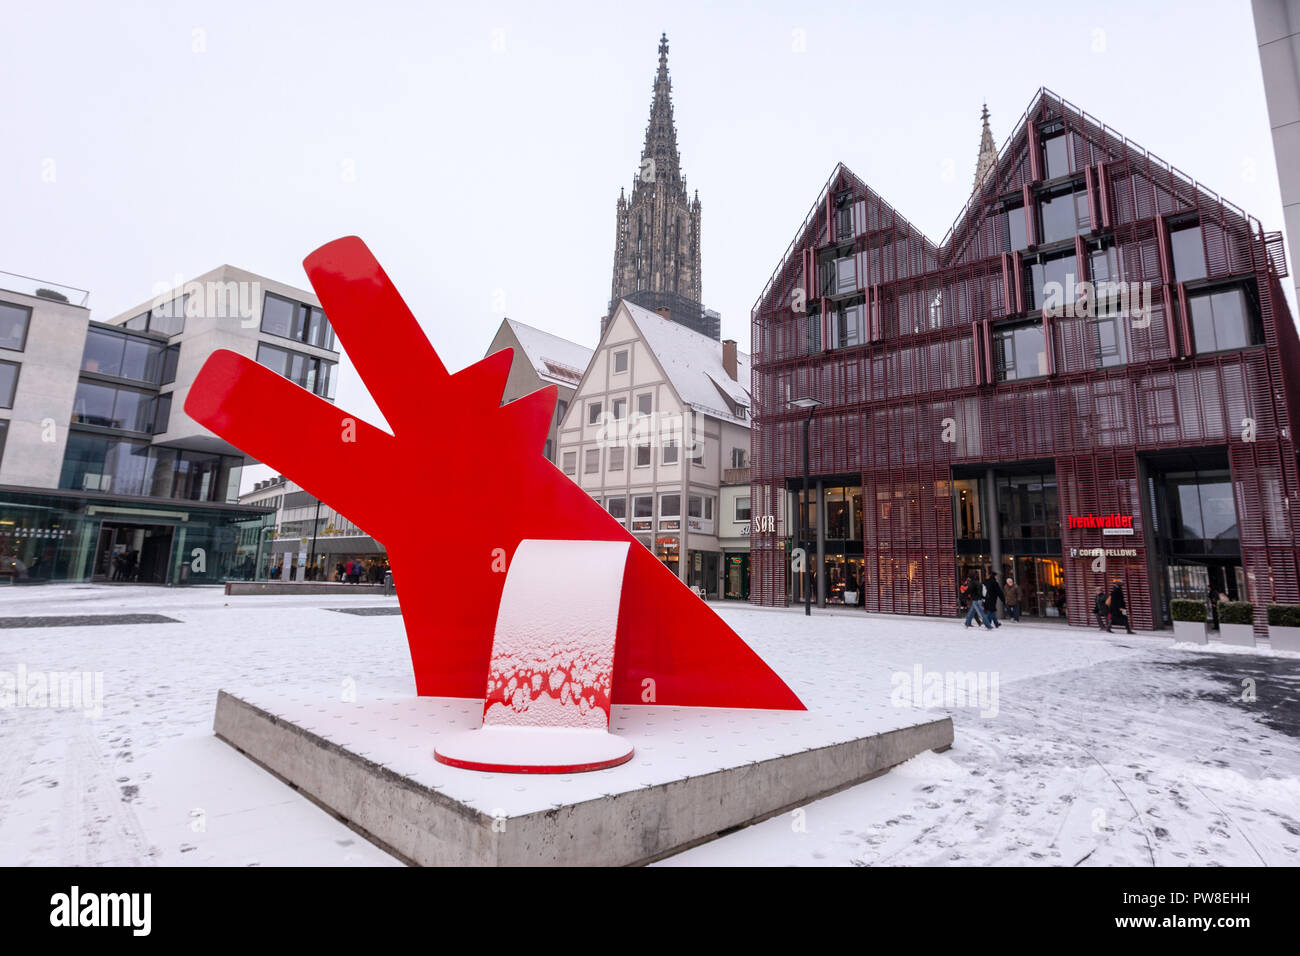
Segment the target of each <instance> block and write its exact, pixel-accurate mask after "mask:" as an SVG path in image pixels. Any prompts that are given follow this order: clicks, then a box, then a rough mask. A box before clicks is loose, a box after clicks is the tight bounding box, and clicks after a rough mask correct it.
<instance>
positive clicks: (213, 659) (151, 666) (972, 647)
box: [0, 585, 1300, 866]
mask: <svg viewBox="0 0 1300 956" xmlns="http://www.w3.org/2000/svg"><path fill="white" fill-rule="evenodd" d="M395 603H396V602H395V600H394V599H392V598H382V597H375V596H371V595H368V594H367V595H361V594H355V595H353V594H348V593H346V592H345V593H342V594H340V595H337V596H336V595H303V596H283V597H282V596H247V597H227V596H226V595H225V594H224V593H223V592H222V591H221V589H217V588H191V589H160V588H146V587H131V586H85V585H54V586H47V587H41V588H37V587H32V588H12V589H0V617H22V616H41V617H48V616H58V615H79V614H110V613H118V614H125V613H157V614H164V615H166V616H168V617H172V618H175V619H176V620H177V622H178V623H174V624H158V623H154V624H128V625H118V626H87V625H77V626H68V627H39V628H37V627H28V628H3V629H0V676H3V675H4V674H6V673H7V674H17V673H18V671H19V668H20V667H21V668H23V669H24V670H25V672H26V673H27V674H28V675H30V674H33V673H49V672H68V671H79V672H91V673H94V672H101V673H102V675H103V706H102V716H99V717H97V718H95V717H90V716H86V715H85V714H83V713H80V712H78V711H75V710H69V709H53V708H34V707H23V706H11V707H5V708H2V709H0V864H4V865H11V864H66V863H80V864H105V863H122V864H163V865H189V864H200V865H203V864H208V865H211V864H220V865H258V864H261V865H276V864H284V865H300V864H301V865H392V864H393V863H394V861H393V860H392V858H390V857H389V856H387V855H386V854H385V853H383V852H382V851H380V850H378V849H377V848H375V847H374V846H372V845H371V844H369V843H368V842H366V841H365V840H364V839H363V838H361V837H360V836H358V835H357V834H355V833H354V832H352V831H351V830H349V829H348V828H347V827H346V826H345V825H343V824H342V823H340V822H339V821H337V820H336V819H335V818H333V817H332V816H330V815H329V814H327V813H326V812H324V811H323V810H321V809H319V808H318V807H317V806H315V805H314V804H312V803H311V802H310V801H308V800H307V799H306V798H304V797H302V796H300V795H299V794H297V793H295V792H294V791H292V790H290V789H289V788H288V787H287V786H285V785H284V784H283V783H281V782H280V781H279V780H277V779H275V778H273V777H272V776H270V775H269V774H267V773H266V772H264V771H262V770H261V769H259V768H258V767H256V766H254V765H253V764H252V763H250V762H249V761H248V760H247V759H246V758H244V757H243V756H241V755H240V754H238V753H237V752H235V751H234V750H233V749H232V748H230V747H229V746H227V745H226V744H224V743H222V742H221V741H219V740H217V739H216V738H215V737H213V736H212V732H211V727H212V712H213V707H214V704H215V699H216V694H217V690H218V689H219V688H221V687H232V686H264V687H276V686H302V685H304V684H312V685H319V684H321V683H323V682H328V683H332V684H335V685H337V686H340V687H344V686H347V685H348V682H354V683H355V685H356V686H357V687H359V688H362V689H364V690H367V691H370V690H373V691H379V692H384V693H395V694H404V693H411V692H412V691H413V684H412V681H411V676H410V664H409V659H408V658H407V654H406V641H405V635H404V633H403V631H402V626H401V618H400V617H398V616H356V615H350V614H340V613H337V612H336V611H333V610H328V609H329V608H340V607H347V608H358V607H391V606H393V605H395ZM718 610H719V612H720V613H721V614H722V616H723V617H724V618H726V620H727V621H728V622H729V623H730V624H731V625H732V626H733V627H734V628H736V630H737V631H738V632H739V633H740V634H741V635H742V636H743V637H745V638H746V640H748V641H749V642H750V643H751V644H752V645H753V646H754V648H755V649H756V650H757V651H758V652H759V653H760V654H762V655H763V657H764V658H765V659H766V660H767V661H768V662H769V663H770V664H771V665H772V666H773V667H775V668H776V670H777V671H778V672H779V673H780V674H782V676H784V677H785V678H786V680H787V681H788V682H789V683H790V685H791V687H793V688H794V690H795V691H796V692H797V693H799V694H800V695H801V696H804V697H812V696H814V695H816V694H817V693H818V687H819V686H824V681H823V676H824V675H828V674H832V673H835V674H840V675H843V674H844V672H845V671H846V670H847V671H850V672H851V673H853V674H855V675H858V676H857V677H856V679H855V680H851V681H848V682H847V683H846V682H845V681H843V680H839V681H837V682H836V686H837V687H839V688H843V687H845V686H848V687H851V688H853V690H852V691H851V692H849V693H845V692H844V691H843V690H842V689H841V690H840V691H839V692H840V693H845V699H844V700H843V701H842V706H844V707H845V708H846V709H850V710H851V709H852V708H854V707H855V705H856V704H858V703H860V702H863V701H877V700H881V699H889V698H890V697H891V695H892V696H893V697H894V698H895V699H896V700H897V701H898V703H900V704H901V705H904V706H907V705H910V704H911V703H912V702H913V700H914V697H913V695H914V694H915V702H916V703H918V704H921V703H924V704H926V705H931V706H932V705H933V704H934V703H935V702H934V701H933V700H928V699H927V700H922V696H923V690H924V688H925V687H928V686H930V685H929V684H928V683H927V681H928V680H929V679H930V678H931V677H932V676H934V675H938V677H939V678H942V677H943V676H949V677H951V676H952V675H954V674H961V675H966V674H971V675H974V676H975V677H982V678H983V679H984V684H983V685H982V686H983V691H984V696H983V699H982V700H980V701H974V700H972V701H954V700H952V699H947V700H945V701H942V702H941V705H942V707H945V708H947V709H948V712H950V713H952V715H953V719H954V724H955V727H956V743H955V745H954V747H953V748H952V750H950V751H949V752H947V753H944V754H933V753H926V754H922V755H921V756H919V757H917V758H915V759H913V760H911V761H909V762H908V763H906V764H904V765H903V766H901V767H897V768H895V769H894V770H893V771H891V772H890V773H888V774H886V775H884V776H882V777H879V778H877V779H875V780H871V781H868V782H867V783H864V784H860V785H858V786H856V787H853V788H851V789H849V790H846V791H843V792H841V793H838V794H835V795H832V796H830V797H827V798H825V799H823V800H819V801H816V802H814V803H812V804H810V805H808V806H806V807H803V808H800V810H799V811H798V812H794V813H786V814H781V815H779V816H777V817H774V818H772V819H771V820H768V821H766V822H764V823H761V824H758V825H756V826H753V827H749V828H747V829H744V830H741V831H739V832H736V833H733V834H731V835H729V836H727V837H725V838H723V839H721V840H717V841H714V842H712V843H708V844H704V845H702V846H700V847H697V848H695V849H693V850H690V851H687V852H686V853H683V854H680V855H678V856H676V857H673V858H672V859H670V860H667V861H664V862H665V864H667V865H690V864H744V863H751V864H778V865H779V864H799V865H845V864H857V865H863V864H904V865H906V864H932V863H938V864H949V863H951V864H1058V865H1067V866H1068V865H1076V864H1083V865H1086V866H1094V865H1106V864H1131V865H1137V866H1149V865H1151V864H1152V863H1155V864H1159V865H1185V864H1213V863H1240V864H1245V865H1258V864H1260V863H1262V862H1263V863H1267V864H1269V865H1278V864H1283V865H1287V864H1289V865H1295V864H1296V863H1298V862H1300V747H1297V746H1296V738H1297V735H1300V660H1297V659H1295V658H1294V657H1291V656H1288V655H1283V654H1279V653H1272V654H1270V653H1267V652H1262V653H1246V654H1241V653H1221V652H1219V651H1218V650H1217V649H1215V648H1214V647H1213V646H1211V647H1210V648H1208V649H1207V648H1201V647H1195V646H1193V647H1184V646H1179V647H1174V646H1173V644H1172V641H1171V640H1170V638H1169V637H1167V636H1164V637H1162V636H1142V635H1139V636H1135V637H1130V636H1127V635H1123V634H1111V635H1105V634H1099V633H1097V632H1093V631H1088V630H1083V629H1074V628H1064V627H1060V626H1056V627H1046V626H1034V625H1031V624H1028V623H1022V624H1011V623H1008V624H1006V625H1005V626H1004V627H1003V628H1001V629H1000V630H998V631H995V632H993V633H989V632H987V631H982V630H977V629H970V630H966V629H963V628H962V626H961V623H960V622H959V621H941V620H930V619H916V618H903V617H891V616H867V615H862V614H853V613H848V612H842V613H832V612H817V611H814V617H813V618H812V619H811V620H810V619H807V618H805V617H804V616H803V614H802V613H801V609H792V610H785V609H761V608H751V607H749V606H747V605H718ZM918 668H919V670H918ZM918 677H920V678H921V681H920V683H917V678H918ZM912 684H915V685H916V686H915V688H913V687H912V686H910V685H912ZM1243 698H1244V699H1243ZM430 759H431V758H430Z"/></svg>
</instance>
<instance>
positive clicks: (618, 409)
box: [614, 398, 627, 422]
mask: <svg viewBox="0 0 1300 956" xmlns="http://www.w3.org/2000/svg"><path fill="white" fill-rule="evenodd" d="M626 417H627V399H626V398H616V399H614V421H616V422H621V421H622V420H623V419H624V418H626Z"/></svg>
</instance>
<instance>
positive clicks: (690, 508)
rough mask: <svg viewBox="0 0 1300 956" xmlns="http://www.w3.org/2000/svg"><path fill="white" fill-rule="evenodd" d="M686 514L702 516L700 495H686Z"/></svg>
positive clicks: (702, 507)
mask: <svg viewBox="0 0 1300 956" xmlns="http://www.w3.org/2000/svg"><path fill="white" fill-rule="evenodd" d="M686 516H687V517H688V518H703V517H704V499H703V498H702V497H701V496H700V495H687V496H686Z"/></svg>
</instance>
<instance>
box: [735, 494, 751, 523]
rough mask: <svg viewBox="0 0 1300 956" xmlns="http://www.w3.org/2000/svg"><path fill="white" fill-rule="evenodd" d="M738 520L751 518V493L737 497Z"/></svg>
mask: <svg viewBox="0 0 1300 956" xmlns="http://www.w3.org/2000/svg"><path fill="white" fill-rule="evenodd" d="M736 520H737V521H748V520H749V495H745V496H744V497H743V498H737V499H736Z"/></svg>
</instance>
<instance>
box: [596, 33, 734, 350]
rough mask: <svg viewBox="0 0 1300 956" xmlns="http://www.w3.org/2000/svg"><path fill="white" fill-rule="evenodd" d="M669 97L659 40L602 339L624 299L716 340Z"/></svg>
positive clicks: (696, 220)
mask: <svg viewBox="0 0 1300 956" xmlns="http://www.w3.org/2000/svg"><path fill="white" fill-rule="evenodd" d="M672 91H673V85H672V81H671V80H670V79H669V77H668V36H667V34H665V35H663V36H661V37H660V38H659V69H658V70H657V71H656V73H655V80H654V97H653V99H652V100H651V102H650V122H649V123H648V124H647V125H646V130H645V148H644V149H643V150H642V151H641V159H640V163H639V165H638V168H637V172H636V176H635V177H634V179H633V182H632V189H631V190H630V191H629V192H627V193H620V194H619V197H618V202H617V203H616V204H615V222H616V231H615V238H614V274H613V279H612V282H611V283H610V295H609V311H608V312H607V313H606V314H605V318H604V320H603V321H602V323H601V332H602V333H603V332H604V330H605V324H606V323H607V322H608V321H609V319H610V317H611V316H612V315H613V314H614V310H615V309H616V308H617V307H618V302H619V300H620V299H628V300H630V301H632V302H635V303H636V304H637V305H640V306H642V307H644V308H647V309H650V310H651V311H658V310H660V309H667V310H668V312H669V314H670V316H671V318H672V321H674V322H678V323H680V324H681V325H684V326H686V327H687V328H690V329H694V330H695V331H697V332H700V333H702V334H704V335H708V336H711V337H712V338H715V339H716V338H718V336H719V329H718V317H717V313H716V312H707V313H706V311H705V309H704V306H703V305H702V304H701V301H702V295H701V281H700V215H701V211H700V197H699V193H698V191H697V192H696V194H695V198H694V200H692V199H691V198H690V194H689V193H688V192H687V190H686V177H685V176H683V175H682V170H681V155H680V154H679V153H678V152H677V127H676V124H675V123H674V121H673V99H672Z"/></svg>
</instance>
